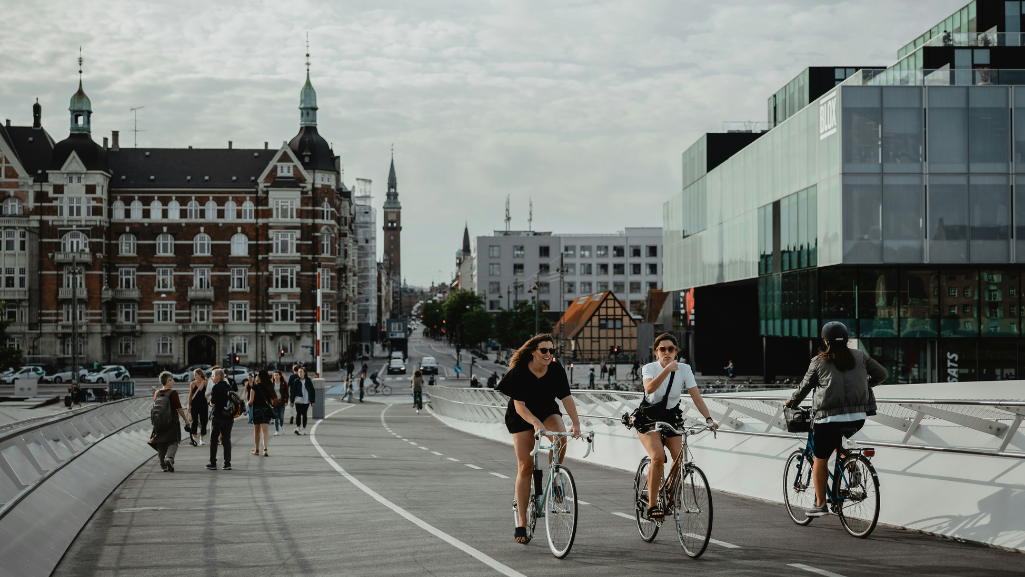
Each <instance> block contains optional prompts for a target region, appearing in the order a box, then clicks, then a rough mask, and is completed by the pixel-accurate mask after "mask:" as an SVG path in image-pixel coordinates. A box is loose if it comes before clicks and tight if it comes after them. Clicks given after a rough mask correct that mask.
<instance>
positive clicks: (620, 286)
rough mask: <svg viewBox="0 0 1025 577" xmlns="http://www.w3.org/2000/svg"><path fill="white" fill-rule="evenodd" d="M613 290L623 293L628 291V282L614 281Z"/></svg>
mask: <svg viewBox="0 0 1025 577" xmlns="http://www.w3.org/2000/svg"><path fill="white" fill-rule="evenodd" d="M612 292H614V293H619V294H623V293H625V292H626V283H623V282H614V283H612Z"/></svg>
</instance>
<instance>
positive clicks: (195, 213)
mask: <svg viewBox="0 0 1025 577" xmlns="http://www.w3.org/2000/svg"><path fill="white" fill-rule="evenodd" d="M185 218H186V219H188V220H199V219H200V215H199V203H198V202H196V201H194V200H190V201H189V204H188V206H187V207H186V209H185Z"/></svg>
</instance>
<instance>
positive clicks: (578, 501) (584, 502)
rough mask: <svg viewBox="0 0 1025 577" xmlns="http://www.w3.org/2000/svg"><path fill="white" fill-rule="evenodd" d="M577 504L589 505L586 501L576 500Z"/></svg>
mask: <svg viewBox="0 0 1025 577" xmlns="http://www.w3.org/2000/svg"><path fill="white" fill-rule="evenodd" d="M577 503H580V504H581V505H590V503H588V502H587V501H581V500H580V499H577Z"/></svg>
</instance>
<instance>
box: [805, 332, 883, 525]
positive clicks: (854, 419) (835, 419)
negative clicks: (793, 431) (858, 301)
mask: <svg viewBox="0 0 1025 577" xmlns="http://www.w3.org/2000/svg"><path fill="white" fill-rule="evenodd" d="M848 337H849V335H848V332H847V326H846V325H844V324H843V323H841V322H838V321H833V322H830V323H826V325H825V326H824V327H822V340H823V341H824V342H825V347H824V348H822V349H819V354H818V355H816V356H815V358H813V359H812V360H811V364H809V365H808V372H807V373H805V375H804V380H802V381H801V384H800V385H799V386H798V387H797V390H796V391H794V394H793V396H791V397H790V399H789V400H787V402H786V406H787V407H796V406H798V405H800V404H801V401H803V400H804V398H805V397H807V396H808V393H810V392H811V391H812V389H815V396H814V397H813V398H812V412H813V413H814V415H813V416H814V419H815V421H814V424H813V425H812V436H811V448H812V452H813V453H814V454H815V461H814V464H813V465H812V478H813V480H814V481H815V506H814V507H812V508H811V509H808V511H807V512H806V513H805V514H806V515H807V516H808V517H822V516H824V515H828V514H829V504H828V503H826V483H827V482H828V476H829V469H828V467H827V463H828V461H829V457H830V456H831V455H832V454H833V451H837V450H840V449H841V448H842V447H843V441H842V437H846V438H848V439H849V438H851V437H852V436H853V435H854V433H857V432H858V431H860V430H861V428H862V427H864V426H865V419H867V418H868V417H869V416H871V415H874V414H876V400H875V396H874V395H873V394H872V389H871V387H874V386H876V385H878V384H880V383H882V382H883V381H885V380H886V377H888V376H889V373H887V371H886V369H885V368H884V367H883V366H882V365H880V364H879V363H878V362H876V361H875V360H874V359H873V358H872V357H870V356H868V355H867V354H865V353H863V352H861V351H860V350H858V349H851V348H849V347H848V346H847V343H848V340H849V338H848Z"/></svg>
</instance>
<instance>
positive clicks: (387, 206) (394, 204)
mask: <svg viewBox="0 0 1025 577" xmlns="http://www.w3.org/2000/svg"><path fill="white" fill-rule="evenodd" d="M383 260H384V263H383V264H384V272H385V274H387V275H388V278H389V279H390V280H391V286H392V309H391V310H392V315H393V316H395V317H401V316H402V315H403V314H405V311H403V310H402V296H401V295H402V204H400V203H399V185H398V181H397V180H396V178H395V152H394V151H392V158H391V169H390V170H389V171H388V195H387V196H386V197H385V200H384V255H383Z"/></svg>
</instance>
